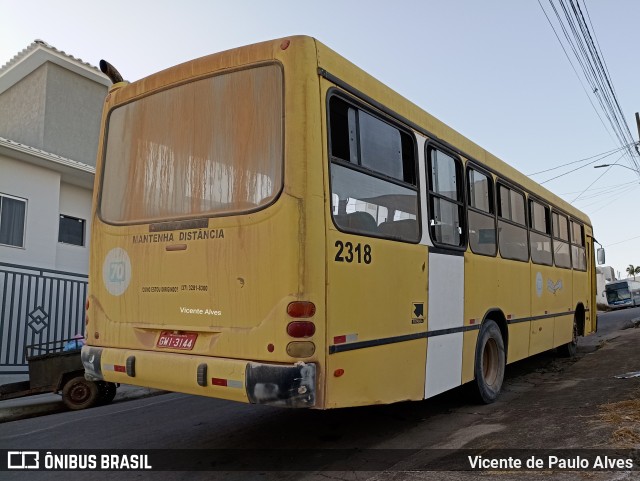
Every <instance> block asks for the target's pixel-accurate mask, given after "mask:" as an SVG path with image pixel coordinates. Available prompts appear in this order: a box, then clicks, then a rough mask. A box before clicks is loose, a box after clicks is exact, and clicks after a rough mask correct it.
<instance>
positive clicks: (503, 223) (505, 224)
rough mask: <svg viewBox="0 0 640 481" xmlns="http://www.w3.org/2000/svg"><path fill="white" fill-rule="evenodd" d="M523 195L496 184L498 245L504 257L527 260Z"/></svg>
mask: <svg viewBox="0 0 640 481" xmlns="http://www.w3.org/2000/svg"><path fill="white" fill-rule="evenodd" d="M524 205H525V204H524V195H523V194H521V193H520V192H517V191H515V190H513V189H511V188H509V187H506V186H505V185H502V184H500V185H498V245H499V246H500V255H501V256H502V257H504V258H505V259H514V260H517V261H525V262H526V261H528V260H529V241H528V237H527V227H526V226H527V223H526V213H525V208H524Z"/></svg>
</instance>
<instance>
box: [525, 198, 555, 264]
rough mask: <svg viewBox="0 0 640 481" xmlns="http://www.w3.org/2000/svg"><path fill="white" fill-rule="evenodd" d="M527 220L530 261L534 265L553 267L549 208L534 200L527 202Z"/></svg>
mask: <svg viewBox="0 0 640 481" xmlns="http://www.w3.org/2000/svg"><path fill="white" fill-rule="evenodd" d="M529 219H530V228H531V232H530V234H529V235H530V239H531V260H532V261H533V262H535V263H536V264H543V265H546V266H550V265H553V256H552V255H551V222H550V217H549V207H547V206H546V205H542V204H541V203H540V202H537V201H535V200H529Z"/></svg>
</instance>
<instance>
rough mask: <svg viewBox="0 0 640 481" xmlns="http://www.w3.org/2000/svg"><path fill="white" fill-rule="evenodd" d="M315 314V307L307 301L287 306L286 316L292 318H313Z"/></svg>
mask: <svg viewBox="0 0 640 481" xmlns="http://www.w3.org/2000/svg"><path fill="white" fill-rule="evenodd" d="M315 313H316V305H315V304H314V303H313V302H309V301H295V302H292V303H290V304H289V305H288V306H287V314H289V316H290V317H294V318H301V317H302V318H305V317H313V315H314V314H315Z"/></svg>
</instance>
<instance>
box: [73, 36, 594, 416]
mask: <svg viewBox="0 0 640 481" xmlns="http://www.w3.org/2000/svg"><path fill="white" fill-rule="evenodd" d="M105 65H107V64H106V63H105ZM113 80H114V81H115V83H114V85H113V86H112V88H111V89H110V91H109V93H108V95H107V98H106V101H105V106H104V113H103V120H102V134H101V140H100V146H99V154H98V160H97V170H96V182H95V194H94V207H93V218H92V236H91V238H92V245H91V267H90V288H89V290H90V292H89V296H88V300H87V325H86V333H87V341H88V342H87V345H86V346H85V347H84V348H83V351H82V357H83V361H84V366H85V369H86V376H87V377H88V378H89V379H94V380H105V381H109V382H115V383H126V384H134V385H140V386H149V387H153V388H160V389H165V390H170V391H177V392H183V393H190V394H196V395H203V396H210V397H215V398H222V399H228V400H235V401H241V402H247V403H258V404H268V405H274V406H286V407H307V408H316V409H329V408H339V407H347V406H362V405H371V404H383V403H393V402H398V401H405V400H422V399H425V398H429V397H431V396H434V395H437V394H439V393H441V392H443V391H446V390H448V389H451V388H454V387H456V386H460V385H463V384H465V383H473V385H474V386H475V388H476V391H477V393H478V395H479V398H480V399H481V400H482V401H484V402H492V401H494V400H495V399H496V397H497V396H498V394H499V392H500V388H501V385H502V382H503V376H504V370H505V365H506V364H508V363H512V362H514V361H518V360H520V359H523V358H526V357H527V356H531V355H533V354H536V353H539V352H542V351H545V350H550V349H553V348H556V347H561V348H562V349H563V350H565V351H566V352H567V353H569V354H571V352H572V351H574V350H575V346H576V340H577V336H580V335H586V334H588V333H590V332H592V331H594V330H595V328H596V315H595V314H596V312H595V305H596V304H595V291H594V286H595V273H594V272H595V270H594V262H593V237H592V236H593V233H592V227H591V224H590V221H589V218H588V217H587V216H586V215H585V214H583V213H582V212H580V211H579V210H577V209H575V208H574V207H573V206H572V205H570V204H568V203H567V202H565V201H563V200H562V199H560V198H559V197H557V196H555V195H553V194H552V193H550V192H549V191H547V190H546V189H544V188H543V187H541V186H540V185H538V184H536V183H534V182H533V181H531V180H530V179H529V178H528V177H526V176H525V175H523V174H521V173H520V172H518V171H517V170H515V169H514V168H512V167H510V166H509V165H507V164H506V163H504V162H502V161H501V160H499V159H497V158H496V157H494V156H493V155H491V154H490V153H488V152H487V151H485V150H483V149H482V148H481V147H479V146H477V145H476V144H474V143H473V142H471V141H470V140H468V139H466V138H465V137H463V136H462V135H460V134H459V133H457V132H456V131H454V130H452V129H451V128H449V127H448V126H446V125H445V124H444V123H442V122H440V121H438V120H437V119H436V118H434V117H433V116H431V115H429V114H428V113H426V112H425V111H423V110H421V109H420V108H418V107H417V106H415V105H414V104H412V103H411V102H409V101H408V100H406V99H405V98H403V97H402V96H400V95H399V94H397V93H396V92H394V91H393V90H391V89H390V88H389V87H387V86H385V85H383V84H382V83H381V82H379V81H377V80H376V79H374V78H373V77H372V76H370V75H368V74H367V73H366V72H364V71H362V70H361V69H359V68H358V67H356V66H355V65H353V64H352V63H350V62H349V61H347V60H346V59H344V58H343V57H341V56H340V55H338V54H337V53H335V52H334V51H332V50H331V49H329V48H327V47H326V46H325V45H323V44H322V43H320V42H318V41H317V40H315V39H313V38H309V37H304V36H296V37H291V38H285V39H278V40H274V41H268V42H264V43H259V44H255V45H249V46H245V47H241V48H237V49H233V50H229V51H225V52H221V53H217V54H214V55H210V56H207V57H203V58H200V59H197V60H193V61H190V62H186V63H184V64H181V65H178V66H176V67H173V68H169V69H167V70H164V71H162V72H159V73H157V74H154V75H151V76H149V77H147V78H144V79H142V80H139V81H137V82H133V83H127V82H122V81H120V80H121V79H120V78H118V77H117V76H114V77H113Z"/></svg>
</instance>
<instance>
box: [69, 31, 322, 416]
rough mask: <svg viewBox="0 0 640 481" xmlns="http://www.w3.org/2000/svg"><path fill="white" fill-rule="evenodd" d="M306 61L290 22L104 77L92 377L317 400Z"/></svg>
mask: <svg viewBox="0 0 640 481" xmlns="http://www.w3.org/2000/svg"><path fill="white" fill-rule="evenodd" d="M287 42H288V41H287ZM307 59H308V60H307ZM314 62H315V55H314V50H313V41H312V40H311V39H304V38H299V39H298V38H294V39H293V40H292V41H291V42H290V43H285V42H279V41H278V42H268V43H264V44H258V45H254V46H249V47H244V48H242V49H237V50H232V51H229V52H223V53H221V54H217V55H213V56H210V57H205V58H203V59H199V60H196V61H193V62H189V63H187V64H183V65H179V66H177V67H174V68H172V69H169V70H166V71H164V72H160V73H159V74H156V75H153V76H151V77H149V78H147V79H143V80H141V81H139V82H136V83H133V84H126V83H123V84H116V85H114V87H113V88H112V90H111V91H110V93H109V95H108V97H107V100H106V105H105V109H104V121H103V135H102V138H101V141H102V144H101V149H100V152H101V153H100V154H99V159H98V169H97V176H96V191H95V192H96V193H95V198H94V216H93V225H92V254H91V268H90V269H91V271H90V281H91V287H90V295H89V298H88V309H87V318H88V320H87V339H88V345H87V346H85V347H84V349H83V352H82V357H83V362H84V365H85V369H86V373H87V376H88V377H90V378H92V379H94V380H103V379H104V380H107V381H111V382H120V383H126V384H134V385H141V386H148V387H154V388H159V389H166V390H171V391H178V392H185V393H190V394H199V395H205V396H211V397H217V398H223V399H229V400H235V401H242V402H252V403H265V404H272V405H279V406H293V407H318V406H320V405H321V403H322V399H321V397H322V392H320V390H318V389H317V388H316V386H317V385H318V377H319V374H320V371H321V369H320V363H321V362H322V358H321V357H320V355H321V353H323V352H324V341H323V338H324V324H323V322H322V321H321V320H322V319H324V317H323V316H324V312H323V309H324V307H323V299H324V278H323V273H324V270H323V265H324V248H323V242H322V234H321V233H322V232H323V229H324V226H323V225H317V224H318V222H316V223H313V224H312V223H310V222H307V219H309V218H310V217H315V218H316V220H320V221H321V219H323V216H322V212H323V210H322V209H323V200H322V195H321V193H322V179H321V176H322V171H321V170H320V169H321V162H319V161H316V162H315V164H316V165H317V166H318V167H317V168H318V172H317V173H316V172H314V171H313V169H311V168H307V167H306V166H307V163H309V164H311V162H310V159H309V157H311V154H309V155H305V152H311V151H314V152H317V154H316V155H321V153H320V152H321V149H320V148H314V149H311V148H310V147H309V145H308V143H309V142H314V141H316V140H314V138H319V136H317V135H316V136H314V135H308V132H307V131H304V130H303V129H312V128H314V125H312V124H309V123H308V122H305V120H304V116H305V115H307V113H308V112H309V111H310V110H313V109H319V108H320V106H319V100H317V99H316V101H317V104H316V103H314V101H313V99H309V98H308V97H309V96H308V95H307V96H304V100H301V99H302V98H303V97H302V96H303V92H304V91H305V88H306V87H309V86H308V85H307V83H310V84H312V83H313V82H317V74H316V71H315V69H316V65H315V63H314ZM293 65H295V66H296V68H295V69H294V68H291V67H290V66H293ZM294 75H295V76H294ZM316 91H317V87H316ZM300 102H302V103H306V104H307V105H306V108H302V107H303V105H300ZM318 116H319V115H318ZM317 141H318V142H319V139H318V140H317ZM316 147H317V146H316ZM317 175H318V176H320V177H319V178H318V179H316V180H317V182H312V181H311V180H310V179H312V178H314V176H317ZM316 184H317V185H318V187H317V188H318V190H319V192H318V193H319V194H320V195H313V192H310V191H309V190H308V189H309V188H308V187H307V186H308V185H316ZM309 196H311V197H312V199H310V200H309V201H308V202H307V201H305V199H306V198H308V197H309ZM314 199H315V200H314ZM316 211H317V215H315V214H314V212H316ZM316 225H317V227H314V226H316ZM316 229H317V232H316ZM314 237H315V238H317V240H314Z"/></svg>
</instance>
